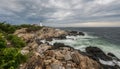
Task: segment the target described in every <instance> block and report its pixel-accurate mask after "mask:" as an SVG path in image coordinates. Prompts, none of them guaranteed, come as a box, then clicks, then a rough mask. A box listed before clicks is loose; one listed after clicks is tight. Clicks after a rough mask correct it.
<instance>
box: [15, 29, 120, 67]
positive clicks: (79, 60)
mask: <svg viewBox="0 0 120 69" xmlns="http://www.w3.org/2000/svg"><path fill="white" fill-rule="evenodd" d="M14 34H15V35H17V36H18V37H21V38H22V39H23V40H25V41H26V42H27V46H26V47H24V48H23V49H22V50H21V53H22V54H30V56H29V59H28V61H27V62H26V63H23V64H21V65H20V67H19V69H120V67H119V65H118V63H119V62H120V59H119V58H117V57H116V56H115V55H114V54H112V53H108V54H105V53H104V52H103V51H102V50H101V49H99V48H97V47H91V46H90V47H87V48H86V52H81V51H80V50H77V49H74V48H72V47H71V46H67V45H64V44H62V43H54V44H53V45H50V44H49V43H48V42H47V41H52V39H53V38H55V39H66V36H67V35H69V36H76V35H81V36H84V35H85V34H84V33H83V32H77V31H64V30H59V29H54V28H49V27H44V28H43V29H41V30H39V31H33V32H29V33H28V32H26V28H23V29H20V30H17V31H16V32H15V33H14ZM43 39H44V40H46V42H44V43H43V42H42V41H41V40H43ZM103 61H104V62H108V61H112V62H111V63H112V64H113V65H107V64H104V63H102V62H103ZM114 61H117V62H118V61H119V62H118V63H116V62H114Z"/></svg>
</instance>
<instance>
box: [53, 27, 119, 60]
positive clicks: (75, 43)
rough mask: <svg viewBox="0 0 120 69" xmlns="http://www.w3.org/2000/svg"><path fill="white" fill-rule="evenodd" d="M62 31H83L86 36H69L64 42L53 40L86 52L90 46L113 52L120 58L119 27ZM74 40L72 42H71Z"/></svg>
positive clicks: (71, 28)
mask: <svg viewBox="0 0 120 69" xmlns="http://www.w3.org/2000/svg"><path fill="white" fill-rule="evenodd" d="M59 29H62V30H74V31H82V32H84V33H85V36H67V39H64V40H56V39H55V40H53V41H52V43H55V42H60V43H64V44H66V45H70V46H72V47H74V48H75V49H80V50H81V51H85V48H86V47H88V46H93V47H99V48H100V49H102V50H103V51H104V52H105V53H108V52H111V53H113V54H114V55H116V56H117V57H118V58H120V28H119V27H94V28H93V27H82V28H79V27H74V28H73V27H68V28H59ZM71 38H72V40H71Z"/></svg>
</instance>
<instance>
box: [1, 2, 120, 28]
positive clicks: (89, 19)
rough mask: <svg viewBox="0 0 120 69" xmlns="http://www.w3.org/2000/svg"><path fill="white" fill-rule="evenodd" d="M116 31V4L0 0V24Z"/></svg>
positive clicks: (119, 23)
mask: <svg viewBox="0 0 120 69" xmlns="http://www.w3.org/2000/svg"><path fill="white" fill-rule="evenodd" d="M3 21H6V22H8V23H11V24H23V23H27V24H37V23H40V22H42V23H43V25H45V26H53V27H120V0H0V22H3Z"/></svg>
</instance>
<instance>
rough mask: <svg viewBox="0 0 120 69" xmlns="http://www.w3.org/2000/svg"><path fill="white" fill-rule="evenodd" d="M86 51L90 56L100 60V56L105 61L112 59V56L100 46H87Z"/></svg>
mask: <svg viewBox="0 0 120 69" xmlns="http://www.w3.org/2000/svg"><path fill="white" fill-rule="evenodd" d="M86 52H87V54H88V56H89V57H91V58H92V59H94V60H97V61H99V58H100V59H102V60H105V61H110V60H112V58H111V57H109V56H107V55H106V54H105V53H104V52H103V51H102V50H101V49H100V48H97V47H87V48H86Z"/></svg>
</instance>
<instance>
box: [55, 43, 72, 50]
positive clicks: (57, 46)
mask: <svg viewBox="0 0 120 69" xmlns="http://www.w3.org/2000/svg"><path fill="white" fill-rule="evenodd" d="M65 47H67V48H70V50H74V48H73V47H70V46H67V45H64V44H63V43H54V45H53V49H59V48H65Z"/></svg>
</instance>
